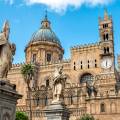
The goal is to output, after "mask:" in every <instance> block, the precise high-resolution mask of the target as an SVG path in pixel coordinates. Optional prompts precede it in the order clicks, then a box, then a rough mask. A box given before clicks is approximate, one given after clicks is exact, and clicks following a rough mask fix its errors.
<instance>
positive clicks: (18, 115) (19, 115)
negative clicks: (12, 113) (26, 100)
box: [15, 112, 28, 120]
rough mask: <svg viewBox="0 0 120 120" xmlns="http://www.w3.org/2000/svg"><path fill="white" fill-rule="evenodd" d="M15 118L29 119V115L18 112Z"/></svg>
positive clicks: (17, 119)
mask: <svg viewBox="0 0 120 120" xmlns="http://www.w3.org/2000/svg"><path fill="white" fill-rule="evenodd" d="M15 120H28V116H27V115H26V114H25V113H23V112H16V118H15Z"/></svg>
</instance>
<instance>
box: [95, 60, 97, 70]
mask: <svg viewBox="0 0 120 120" xmlns="http://www.w3.org/2000/svg"><path fill="white" fill-rule="evenodd" d="M95 68H97V60H96V59H95Z"/></svg>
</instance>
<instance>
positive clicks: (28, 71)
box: [21, 64, 34, 90]
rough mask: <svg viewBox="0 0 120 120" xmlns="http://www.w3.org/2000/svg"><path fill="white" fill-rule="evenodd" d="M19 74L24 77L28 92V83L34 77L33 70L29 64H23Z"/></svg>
mask: <svg viewBox="0 0 120 120" xmlns="http://www.w3.org/2000/svg"><path fill="white" fill-rule="evenodd" d="M21 73H22V75H23V77H24V80H25V83H26V84H27V87H28V90H30V81H31V80H32V77H33V75H34V68H33V66H32V65H31V64H25V65H23V66H22V68H21Z"/></svg>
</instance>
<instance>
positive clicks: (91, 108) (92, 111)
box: [90, 103, 96, 114]
mask: <svg viewBox="0 0 120 120" xmlns="http://www.w3.org/2000/svg"><path fill="white" fill-rule="evenodd" d="M90 112H91V113H92V114H95V113H96V105H95V103H91V104H90Z"/></svg>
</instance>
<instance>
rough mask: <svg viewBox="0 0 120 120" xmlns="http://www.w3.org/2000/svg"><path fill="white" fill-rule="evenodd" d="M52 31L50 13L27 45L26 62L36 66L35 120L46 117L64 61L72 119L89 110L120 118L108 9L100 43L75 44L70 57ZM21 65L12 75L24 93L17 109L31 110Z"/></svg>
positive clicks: (103, 119) (104, 119)
mask: <svg viewBox="0 0 120 120" xmlns="http://www.w3.org/2000/svg"><path fill="white" fill-rule="evenodd" d="M51 32H52V31H51V27H50V22H49V20H48V19H47V16H46V17H45V19H44V20H43V21H42V27H41V28H40V29H39V30H38V32H37V33H35V34H34V35H33V36H32V40H31V41H30V42H29V44H28V45H27V46H26V48H25V53H26V62H27V63H29V62H32V63H33V65H34V66H35V76H34V79H33V80H32V82H31V87H32V92H31V94H32V99H31V101H32V111H33V120H45V114H44V109H45V108H46V106H47V105H49V104H50V103H51V101H52V83H53V81H52V75H53V73H54V70H55V67H56V66H59V65H63V71H64V73H65V74H66V75H67V81H66V85H65V90H64V102H65V104H66V105H67V108H69V111H70V112H71V114H70V120H76V119H78V118H80V116H81V115H83V114H85V113H89V114H92V115H94V116H95V118H97V119H99V120H120V90H119V89H120V75H119V70H117V69H116V67H115V55H114V34H113V23H112V17H111V16H109V15H108V13H107V12H106V11H105V12H104V18H99V34H100V38H99V39H100V40H99V41H98V43H95V44H89V45H84V46H74V47H72V48H71V59H70V60H64V59H63V54H64V50H63V48H62V46H61V45H60V43H59V41H58V39H57V38H56V37H55V34H54V33H53V32H52V33H51ZM41 33H42V34H41ZM46 34H47V35H46ZM51 34H52V35H51ZM50 35H51V36H50ZM46 36H49V37H46ZM51 37H52V38H51ZM119 64H120V57H118V65H119ZM21 66H22V64H16V65H13V67H12V69H11V71H10V72H9V75H8V78H9V79H10V80H11V82H12V83H15V84H16V85H17V90H18V91H19V93H21V94H23V95H24V96H23V99H21V100H19V102H18V103H19V104H18V109H17V110H18V111H26V112H28V104H29V99H28V98H27V94H28V92H26V91H27V87H26V84H25V82H24V80H23V77H22V75H21V72H20V69H21ZM13 80H14V81H13Z"/></svg>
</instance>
